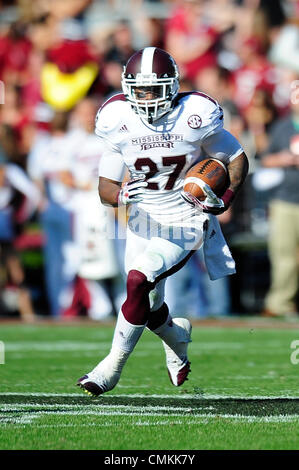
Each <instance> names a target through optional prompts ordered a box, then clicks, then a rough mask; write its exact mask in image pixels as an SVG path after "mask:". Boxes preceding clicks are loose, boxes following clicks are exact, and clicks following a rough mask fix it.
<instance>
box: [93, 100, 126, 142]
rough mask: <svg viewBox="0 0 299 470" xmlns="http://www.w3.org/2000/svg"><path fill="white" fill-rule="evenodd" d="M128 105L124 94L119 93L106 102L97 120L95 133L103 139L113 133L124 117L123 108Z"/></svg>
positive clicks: (98, 113)
mask: <svg viewBox="0 0 299 470" xmlns="http://www.w3.org/2000/svg"><path fill="white" fill-rule="evenodd" d="M126 104H127V101H126V98H125V95H124V94H123V93H118V94H117V95H114V96H112V97H111V98H109V99H108V100H107V101H105V103H104V104H103V105H102V106H101V107H100V109H99V111H98V112H97V115H96V118H95V133H96V134H97V135H99V136H100V137H103V136H106V135H107V133H109V132H111V131H113V130H114V129H115V128H116V127H117V125H118V124H119V122H120V119H121V117H122V115H123V111H122V107H123V106H124V105H125V106H126Z"/></svg>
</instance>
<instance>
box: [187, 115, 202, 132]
mask: <svg viewBox="0 0 299 470" xmlns="http://www.w3.org/2000/svg"><path fill="white" fill-rule="evenodd" d="M187 122H188V126H189V127H191V129H198V128H199V127H200V126H201V124H202V120H201V117H200V116H198V114H192V116H190V117H189V118H188V121H187Z"/></svg>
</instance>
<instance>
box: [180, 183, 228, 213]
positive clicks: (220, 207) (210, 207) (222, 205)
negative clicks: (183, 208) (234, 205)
mask: <svg viewBox="0 0 299 470" xmlns="http://www.w3.org/2000/svg"><path fill="white" fill-rule="evenodd" d="M205 193H206V195H207V196H206V198H205V200H204V201H199V200H198V199H197V198H196V197H195V196H193V195H192V194H190V193H188V192H186V191H182V192H181V196H182V198H183V199H184V200H185V201H186V202H188V203H189V204H190V205H192V206H193V207H196V208H197V209H199V210H201V211H202V212H205V213H208V214H213V215H219V214H222V213H223V212H225V211H226V210H227V209H228V208H229V206H230V203H231V201H232V200H233V197H234V192H233V191H231V190H230V189H227V190H226V191H225V193H224V194H223V196H222V198H219V197H218V196H216V194H215V193H214V192H213V191H212V189H211V188H209V187H208V188H205Z"/></svg>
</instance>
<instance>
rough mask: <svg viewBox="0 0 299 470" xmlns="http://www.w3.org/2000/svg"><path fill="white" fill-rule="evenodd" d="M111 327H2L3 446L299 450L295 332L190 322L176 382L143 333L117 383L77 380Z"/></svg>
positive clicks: (103, 348)
mask: <svg viewBox="0 0 299 470" xmlns="http://www.w3.org/2000/svg"><path fill="white" fill-rule="evenodd" d="M112 334H113V327H112V326H110V327H109V326H103V325H97V324H92V325H90V324H86V325H85V324H83V325H80V326H73V325H57V324H56V325H54V324H53V325H42V324H41V325H2V326H1V332H0V340H1V341H3V342H4V344H5V364H2V365H0V376H1V390H0V423H1V427H0V449H45V450H46V449H104V450H128V449H133V450H135V449H136V450H143V449H147V450H149V449H156V450H158V449H163V450H165V449H168V450H171V449H180V450H183V449H186V450H192V449H194V450H201V449H232V450H235V449H265V450H268V449H275V450H279V449H281V450H283V449H294V450H297V449H298V448H299V389H298V371H299V364H292V362H291V360H290V357H291V354H292V353H293V349H292V348H291V343H292V342H293V341H294V340H298V339H299V330H298V328H296V326H295V325H294V329H290V328H286V329H277V328H275V329H272V328H252V326H248V325H247V324H246V323H244V326H243V327H240V328H229V327H226V328H217V327H216V328H215V327H213V328H212V327H210V328H207V327H205V328H203V327H201V326H197V327H194V328H193V335H192V337H193V342H192V344H191V345H190V360H191V368H192V373H191V374H190V380H189V381H187V382H185V384H184V385H183V386H182V387H178V388H177V387H173V386H172V385H171V383H170V382H169V379H168V375H167V372H166V368H165V359H164V352H163V349H162V346H161V344H160V340H159V338H157V337H155V336H154V335H153V334H152V333H150V332H148V331H145V332H144V334H143V336H142V338H141V340H140V342H139V343H138V345H137V347H136V349H135V351H134V353H133V354H132V356H131V357H130V358H129V361H128V363H127V364H126V366H125V368H124V370H123V375H122V377H121V380H120V382H119V384H118V385H117V387H116V388H115V389H114V390H112V391H111V392H109V393H107V394H105V395H103V396H102V397H100V398H97V399H90V398H89V397H87V396H86V395H85V394H84V393H83V392H82V391H81V390H80V389H79V388H78V387H76V386H75V382H76V380H77V378H78V377H80V376H81V375H83V374H84V373H86V372H88V371H89V370H90V369H91V368H93V367H94V365H95V364H96V363H97V362H98V361H99V360H100V359H101V358H103V357H104V356H105V355H106V353H107V352H108V351H109V348H110V344H111V339H112Z"/></svg>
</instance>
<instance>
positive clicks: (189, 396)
mask: <svg viewBox="0 0 299 470" xmlns="http://www.w3.org/2000/svg"><path fill="white" fill-rule="evenodd" d="M118 386H120V385H118ZM1 396H3V397H5V396H26V397H27V396H28V397H45V398H46V397H49V398H51V397H70V398H72V397H73V398H76V397H81V398H82V397H83V398H87V395H85V394H84V393H83V392H82V393H47V392H46V393H44V392H35V393H30V392H0V398H1ZM104 397H105V399H107V398H108V397H109V399H113V398H114V397H115V398H145V399H147V398H161V399H169V398H172V399H177V400H181V399H186V400H191V399H197V400H211V399H212V400H218V399H219V400H221V399H227V400H230V399H231V400H278V399H289V400H299V395H297V396H294V395H273V396H272V395H267V396H260V395H252V396H244V395H220V394H203V395H201V394H196V393H195V394H183V393H182V394H173V395H164V394H151V395H147V394H144V393H122V394H105V395H104ZM98 400H99V401H98V402H99V403H100V400H101V397H99V398H98Z"/></svg>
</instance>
